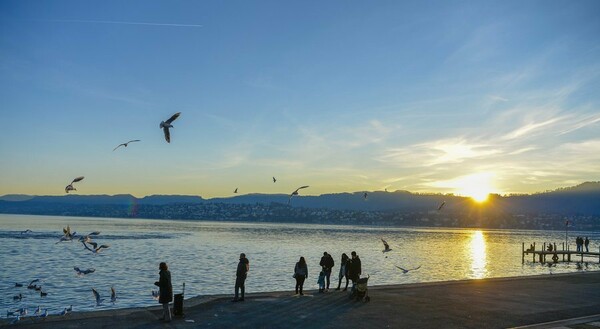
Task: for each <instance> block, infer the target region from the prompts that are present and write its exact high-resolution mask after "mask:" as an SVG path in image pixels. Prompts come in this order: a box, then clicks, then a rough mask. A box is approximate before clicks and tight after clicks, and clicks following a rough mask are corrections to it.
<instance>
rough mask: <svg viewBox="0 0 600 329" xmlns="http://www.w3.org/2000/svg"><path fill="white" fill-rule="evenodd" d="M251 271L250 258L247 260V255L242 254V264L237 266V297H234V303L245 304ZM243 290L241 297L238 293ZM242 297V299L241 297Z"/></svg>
mask: <svg viewBox="0 0 600 329" xmlns="http://www.w3.org/2000/svg"><path fill="white" fill-rule="evenodd" d="M249 270H250V262H249V261H248V258H246V254H244V253H241V254H240V262H239V263H238V266H237V271H236V272H235V296H234V297H233V300H232V302H243V301H244V292H245V290H246V289H245V286H244V283H245V282H246V276H247V275H248V271H249ZM240 290H241V295H238V293H239V292H240ZM239 296H241V297H239Z"/></svg>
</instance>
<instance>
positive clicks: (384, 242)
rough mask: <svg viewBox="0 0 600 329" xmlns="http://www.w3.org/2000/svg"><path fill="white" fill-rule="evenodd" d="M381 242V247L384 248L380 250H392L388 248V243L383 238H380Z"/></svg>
mask: <svg viewBox="0 0 600 329" xmlns="http://www.w3.org/2000/svg"><path fill="white" fill-rule="evenodd" d="M381 242H383V248H385V249H383V250H382V251H381V252H388V251H392V249H390V245H389V244H388V243H387V242H386V241H385V240H384V239H383V238H381Z"/></svg>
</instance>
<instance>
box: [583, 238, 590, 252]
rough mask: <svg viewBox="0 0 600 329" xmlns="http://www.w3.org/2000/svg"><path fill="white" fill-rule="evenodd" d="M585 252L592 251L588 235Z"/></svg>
mask: <svg viewBox="0 0 600 329" xmlns="http://www.w3.org/2000/svg"><path fill="white" fill-rule="evenodd" d="M584 243H585V252H590V249H589V246H590V240H589V239H588V237H587V236H586V237H585V242H584Z"/></svg>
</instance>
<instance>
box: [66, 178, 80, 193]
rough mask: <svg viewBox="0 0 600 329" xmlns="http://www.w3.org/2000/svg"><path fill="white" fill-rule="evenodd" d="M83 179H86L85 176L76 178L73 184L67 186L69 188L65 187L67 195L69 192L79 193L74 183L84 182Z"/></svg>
mask: <svg viewBox="0 0 600 329" xmlns="http://www.w3.org/2000/svg"><path fill="white" fill-rule="evenodd" d="M83 178H84V177H83V176H79V177H77V178H75V179H74V180H73V181H72V182H71V184H69V185H67V186H66V187H65V193H69V191H77V190H76V189H75V188H74V187H73V183H77V182H80V181H82V180H83Z"/></svg>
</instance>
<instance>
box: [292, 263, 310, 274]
mask: <svg viewBox="0 0 600 329" xmlns="http://www.w3.org/2000/svg"><path fill="white" fill-rule="evenodd" d="M294 274H295V275H296V276H299V275H303V276H304V277H305V278H306V277H308V266H306V264H304V265H300V262H297V263H296V267H294Z"/></svg>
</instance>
